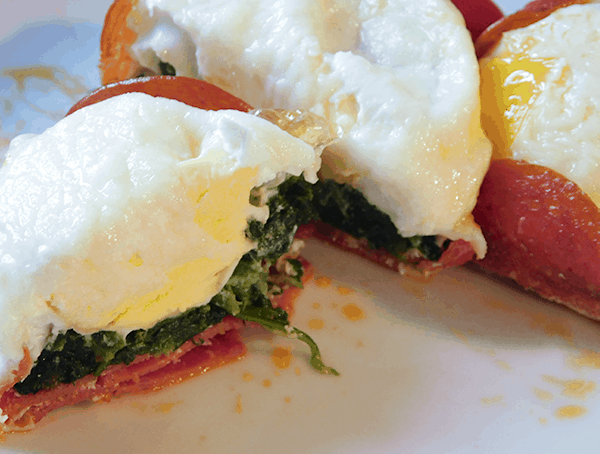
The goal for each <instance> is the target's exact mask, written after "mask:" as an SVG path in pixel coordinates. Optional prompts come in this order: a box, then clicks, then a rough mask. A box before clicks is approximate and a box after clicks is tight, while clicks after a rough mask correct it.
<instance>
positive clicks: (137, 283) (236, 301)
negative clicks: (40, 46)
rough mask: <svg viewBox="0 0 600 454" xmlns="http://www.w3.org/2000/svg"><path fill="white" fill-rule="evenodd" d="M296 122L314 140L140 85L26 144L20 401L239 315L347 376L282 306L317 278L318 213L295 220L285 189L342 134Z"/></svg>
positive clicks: (10, 164) (9, 301)
mask: <svg viewBox="0 0 600 454" xmlns="http://www.w3.org/2000/svg"><path fill="white" fill-rule="evenodd" d="M157 124H160V125H161V127H160V128H156V125H157ZM291 124H292V125H293V126H294V127H295V128H296V132H297V135H298V136H301V137H302V139H305V140H306V141H304V140H301V139H298V138H295V137H293V136H292V135H290V134H288V133H286V132H284V131H282V130H281V129H280V128H279V127H277V126H275V125H273V124H271V123H269V122H267V121H265V120H263V119H261V118H259V117H257V116H253V115H250V114H247V113H241V112H235V111H219V112H207V111H202V110H199V109H195V108H190V107H188V106H186V105H184V104H182V103H179V102H176V101H171V100H167V99H162V98H152V97H150V96H147V95H144V94H139V93H135V94H128V95H123V96H119V97H116V98H112V99H110V100H108V101H104V102H102V103H99V104H96V105H93V106H90V107H86V108H84V109H81V110H80V111H78V112H76V113H74V114H72V115H70V116H69V117H67V118H66V119H64V120H62V121H61V122H59V123H58V124H57V125H56V126H55V127H53V128H51V129H49V130H48V131H46V132H45V133H43V134H41V135H39V136H33V135H31V136H22V137H21V138H18V139H16V140H15V141H13V144H11V148H10V149H9V154H8V158H7V161H6V165H5V166H4V167H3V168H2V171H1V172H2V173H1V179H0V184H1V187H0V198H1V199H2V208H0V209H1V210H2V213H3V216H2V219H3V223H2V225H1V226H0V227H1V230H0V239H1V243H0V245H1V251H0V252H1V254H0V255H1V256H2V257H3V260H2V264H1V269H0V271H1V273H2V274H1V279H0V285H1V287H0V290H1V292H2V299H1V301H2V304H1V305H0V311H1V312H2V317H0V323H1V324H2V330H1V331H0V333H1V334H0V336H1V337H2V339H1V340H2V343H1V346H2V347H1V351H0V353H1V357H0V360H1V361H0V366H1V370H2V377H1V378H0V380H1V381H0V383H1V384H2V386H3V388H4V389H6V387H7V386H10V385H12V384H13V383H11V381H12V380H14V377H15V376H14V373H13V371H17V370H19V369H20V367H19V366H20V365H21V364H22V363H23V361H25V360H26V359H27V358H28V357H31V358H33V360H34V363H35V364H34V365H33V368H32V370H31V373H30V374H29V375H28V376H27V377H26V378H24V379H22V378H23V376H18V377H17V378H18V379H22V380H21V381H20V382H19V383H17V384H15V385H14V391H16V393H17V396H18V395H26V394H32V393H38V392H40V391H47V390H49V389H52V388H54V387H57V386H59V385H61V384H67V383H73V382H77V381H78V380H79V381H81V380H83V379H84V377H86V376H89V375H90V374H92V375H94V376H101V375H102V374H103V372H105V371H111V373H112V371H114V370H115V368H116V367H118V366H119V365H120V364H125V365H128V364H132V363H134V362H136V361H139V360H140V358H141V359H146V358H148V357H162V356H164V355H170V354H173V353H176V354H179V353H181V348H183V346H185V345H189V343H190V341H192V342H193V343H196V344H199V345H200V344H203V343H207V344H208V345H210V343H211V342H212V341H211V338H212V336H213V335H215V334H222V333H221V332H220V331H224V330H227V329H231V328H235V327H239V324H237V325H236V324H235V323H231V322H227V316H235V317H236V318H237V319H239V320H245V321H251V322H257V323H260V324H261V325H263V326H264V327H265V328H267V329H268V330H270V331H273V332H278V333H283V334H285V335H292V336H294V337H295V338H298V339H300V340H303V341H305V342H306V343H308V344H309V346H310V348H311V352H312V358H311V363H312V364H313V366H314V367H315V368H317V369H319V370H320V371H322V372H324V373H332V372H334V371H333V370H332V369H329V368H327V367H325V366H324V365H323V363H322V361H321V360H320V355H319V352H318V349H317V347H316V345H315V344H314V342H313V341H312V339H310V338H309V337H308V336H307V335H306V334H304V333H302V332H300V331H298V330H296V329H295V328H293V327H291V326H289V320H288V314H287V312H286V311H285V310H284V308H281V307H274V305H273V304H272V300H273V299H274V298H275V299H276V297H277V295H278V294H280V293H281V292H282V291H283V290H284V289H285V288H287V287H289V286H290V285H301V279H302V266H301V263H300V262H299V261H298V259H297V257H296V256H297V250H296V249H297V248H292V243H293V238H294V234H295V232H296V229H297V227H298V225H299V223H300V221H301V218H302V213H300V211H299V210H298V209H295V208H294V207H293V206H290V207H288V208H287V209H286V211H285V217H286V222H285V224H283V223H282V222H281V220H280V216H279V215H278V214H277V207H278V205H279V202H278V200H279V199H280V195H279V190H278V186H279V185H280V184H281V183H282V182H286V181H288V180H289V179H290V178H302V179H303V181H309V182H311V181H312V182H314V181H315V180H316V170H317V169H318V167H319V155H320V149H321V147H322V145H321V144H322V143H329V142H330V141H331V140H332V138H333V136H331V134H330V131H329V130H328V129H327V130H324V129H322V128H321V127H320V126H319V125H318V124H317V125H316V126H315V123H314V122H313V123H306V122H305V121H304V119H303V118H299V119H298V121H295V122H294V121H293V122H292V123H291ZM306 184H310V183H306ZM273 231H277V232H278V234H277V236H272V235H270V232H273ZM257 246H258V247H257ZM290 249H291V251H290ZM274 270H285V273H282V272H281V271H279V272H274ZM269 276H276V277H275V278H273V277H271V278H270V277H269ZM217 326H220V327H221V328H219V329H217V330H215V329H212V328H213V327H217ZM211 329H212V331H211ZM207 330H208V332H209V334H210V336H209V335H207V336H203V334H202V333H207ZM213 331H215V332H213ZM186 348H187V347H186ZM177 352H179V353H177ZM14 391H11V393H14ZM4 404H5V402H3V404H2V405H3V406H4ZM13 416H14V415H11V418H12V417H13ZM3 419H6V417H3ZM13 422H14V421H13Z"/></svg>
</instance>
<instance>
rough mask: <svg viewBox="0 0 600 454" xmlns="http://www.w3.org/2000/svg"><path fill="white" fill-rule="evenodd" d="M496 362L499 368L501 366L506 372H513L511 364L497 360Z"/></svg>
mask: <svg viewBox="0 0 600 454" xmlns="http://www.w3.org/2000/svg"><path fill="white" fill-rule="evenodd" d="M494 362H495V363H496V364H498V366H500V367H501V368H502V369H503V370H505V371H506V372H512V370H513V368H512V366H511V365H510V364H508V363H507V362H506V361H502V360H496V361H494Z"/></svg>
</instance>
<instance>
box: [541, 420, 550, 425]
mask: <svg viewBox="0 0 600 454" xmlns="http://www.w3.org/2000/svg"><path fill="white" fill-rule="evenodd" d="M540 424H544V425H546V424H548V420H547V419H546V418H540Z"/></svg>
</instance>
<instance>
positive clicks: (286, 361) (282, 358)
mask: <svg viewBox="0 0 600 454" xmlns="http://www.w3.org/2000/svg"><path fill="white" fill-rule="evenodd" d="M271 362H272V363H273V364H274V365H275V367H276V368H277V369H287V368H288V367H290V364H291V362H292V350H291V349H290V348H286V347H277V348H274V349H273V352H272V353H271Z"/></svg>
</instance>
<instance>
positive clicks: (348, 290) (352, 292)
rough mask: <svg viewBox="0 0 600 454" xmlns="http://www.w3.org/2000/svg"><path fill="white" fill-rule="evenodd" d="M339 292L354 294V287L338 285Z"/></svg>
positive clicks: (345, 294) (341, 293)
mask: <svg viewBox="0 0 600 454" xmlns="http://www.w3.org/2000/svg"><path fill="white" fill-rule="evenodd" d="M337 292H338V293H339V294H340V295H344V296H347V295H353V294H354V289H352V288H348V287H342V286H338V288H337Z"/></svg>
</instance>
